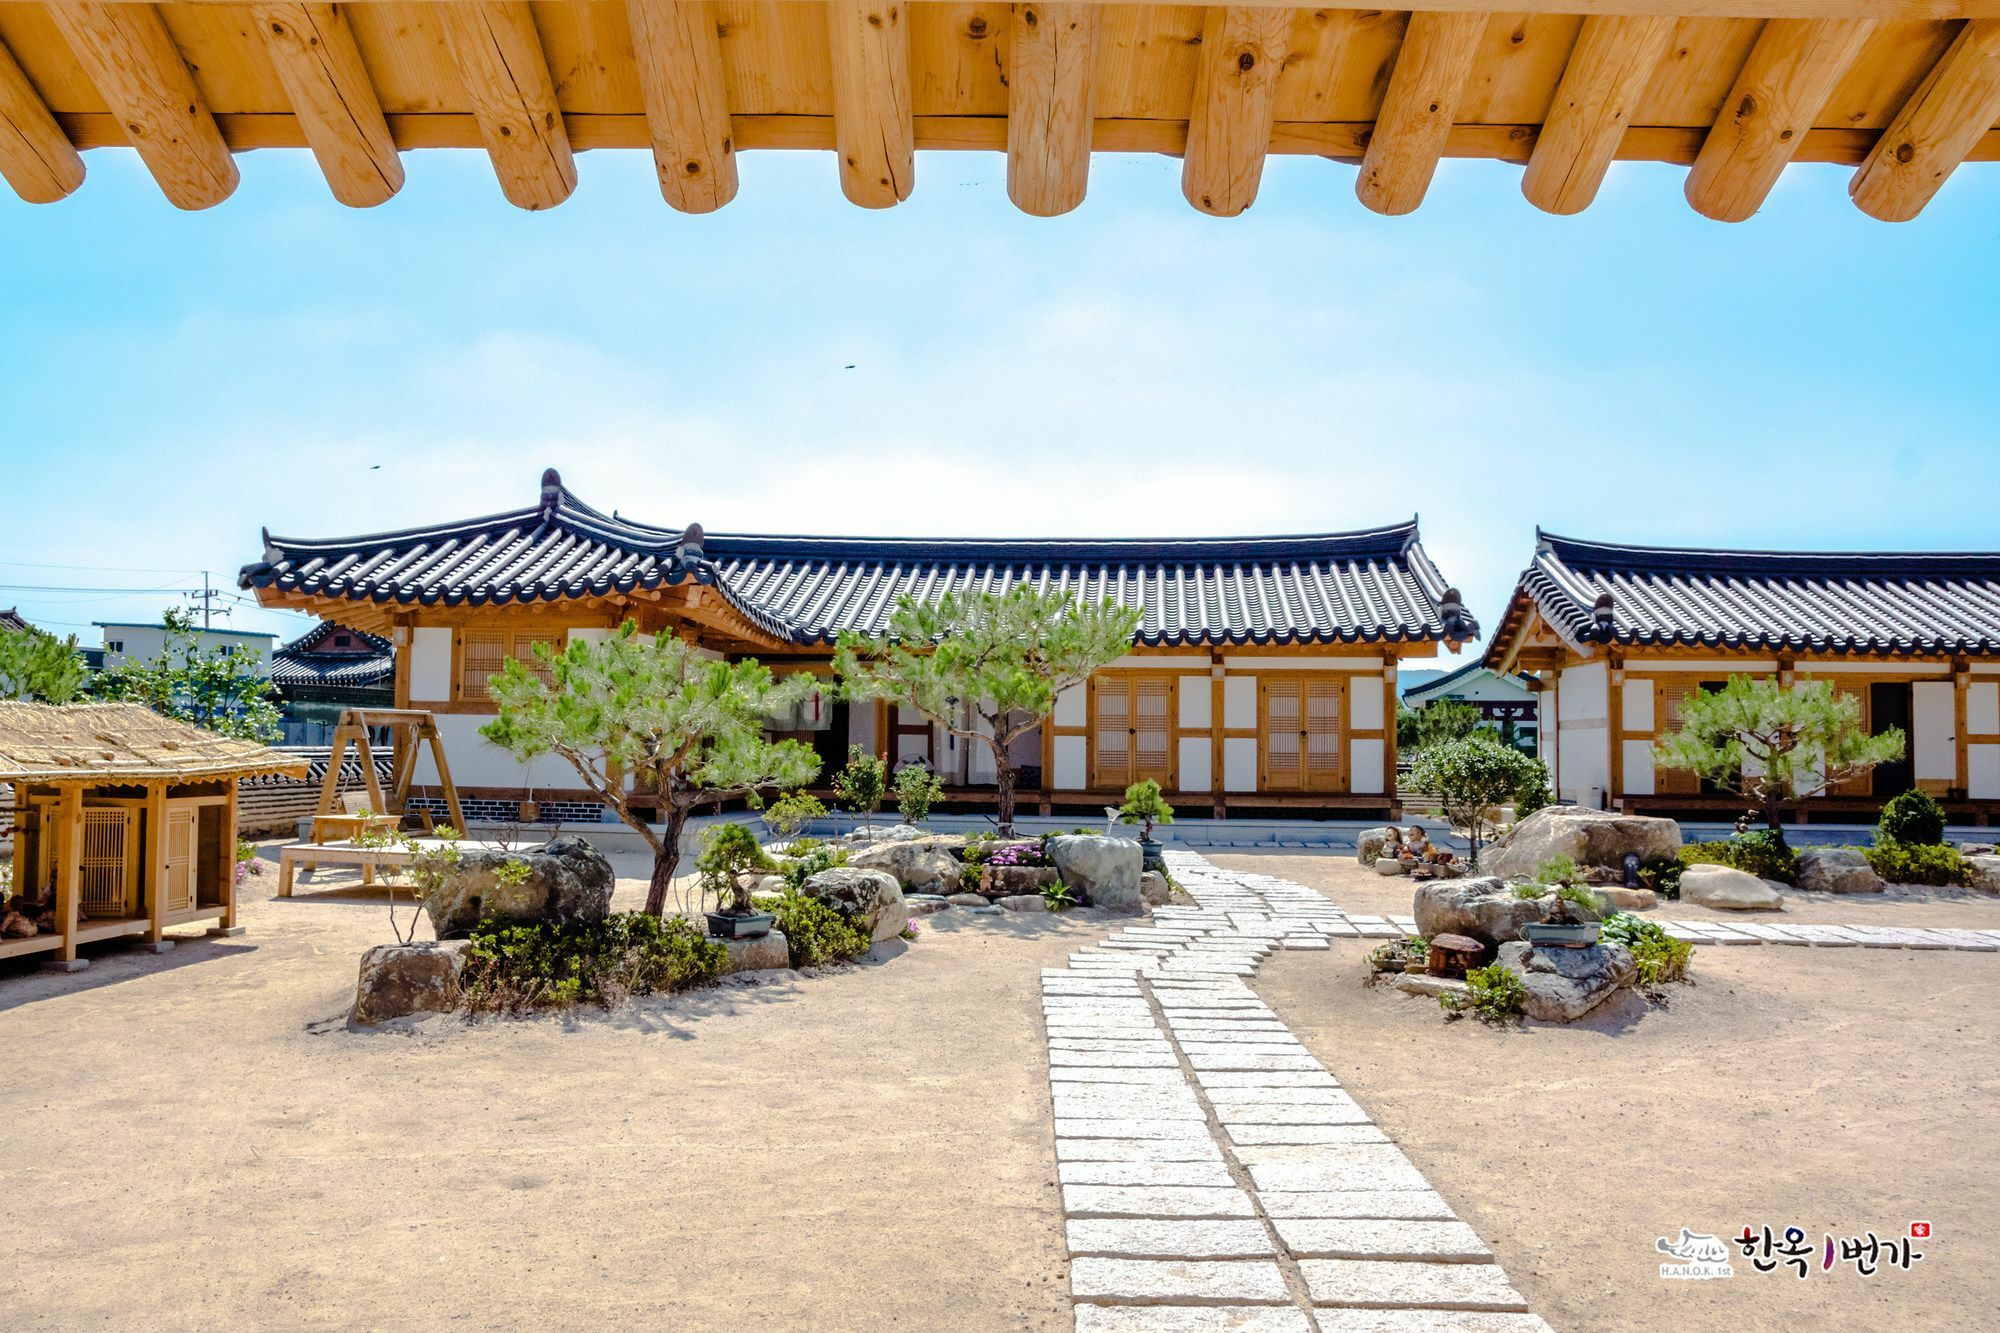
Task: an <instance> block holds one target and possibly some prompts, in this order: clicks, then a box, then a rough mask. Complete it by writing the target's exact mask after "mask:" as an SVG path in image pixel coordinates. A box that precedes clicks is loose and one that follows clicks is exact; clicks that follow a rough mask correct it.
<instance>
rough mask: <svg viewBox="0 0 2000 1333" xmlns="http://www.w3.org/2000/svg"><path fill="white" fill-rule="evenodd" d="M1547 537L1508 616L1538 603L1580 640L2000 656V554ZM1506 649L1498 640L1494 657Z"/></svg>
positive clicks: (1539, 536) (1540, 540) (1540, 536)
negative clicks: (1732, 547) (1696, 546)
mask: <svg viewBox="0 0 2000 1333" xmlns="http://www.w3.org/2000/svg"><path fill="white" fill-rule="evenodd" d="M1535 536H1536V546H1535V561H1534V563H1533V564H1532V565H1530V566H1529V567H1528V568H1527V570H1526V572H1524V573H1523V574H1522V575H1521V579H1520V582H1519V584H1518V585H1517V586H1516V588H1515V593H1514V600H1513V603H1512V604H1510V606H1509V609H1508V623H1509V624H1512V623H1514V620H1515V612H1516V609H1517V608H1519V607H1521V606H1522V605H1523V604H1524V603H1525V602H1531V603H1532V604H1533V605H1534V606H1535V608H1537V609H1538V610H1540V611H1541V613H1542V615H1543V616H1544V617H1545V618H1546V619H1547V620H1548V621H1549V623H1550V624H1551V625H1553V626H1555V627H1556V628H1557V629H1558V630H1559V631H1561V632H1562V633H1564V634H1566V635H1568V636H1569V637H1570V638H1571V639H1573V640H1575V641H1577V642H1582V643H1617V644H1626V645H1644V646H1684V647H1706V648H1734V649H1749V650H1752V651H1766V652H1769V651H1787V652H1812V653H1866V654H1882V653H1893V654H1900V655H1906V656H1907V655H1917V654H1922V655H1926V656H1932V655H1950V654H1968V655H1973V654H1995V653H2000V552H1994V551H1977V552H1957V553H1925V552H1903V553H1897V552H1851V553H1850V552H1787V551H1708V550H1686V549H1682V548H1677V547H1658V546H1619V545H1614V544H1611V543H1609V542H1587V541H1578V540H1576V539H1574V538H1570V537H1558V536H1555V535H1553V534H1551V533H1544V532H1540V531H1537V533H1536V534H1535ZM1505 634H1506V631H1505V629H1503V630H1502V635H1501V638H1502V639H1504V638H1505ZM1505 648H1506V645H1505V644H1504V643H1503V642H1501V641H1500V640H1498V639H1496V641H1495V642H1494V644H1493V645H1492V646H1491V647H1490V648H1489V649H1488V651H1487V661H1488V663H1489V664H1491V663H1493V662H1496V661H1499V660H1501V657H1502V655H1503V654H1504V650H1505Z"/></svg>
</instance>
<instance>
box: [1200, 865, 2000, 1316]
mask: <svg viewBox="0 0 2000 1333" xmlns="http://www.w3.org/2000/svg"><path fill="white" fill-rule="evenodd" d="M1215 859H1216V860H1217V862H1218V863H1220V864H1223V865H1233V866H1237V867H1240V868H1248V869H1258V870H1262V871H1265V872H1267V873H1271V874H1279V875H1284V876H1286V877H1288V878H1294V879H1298V880H1300V881H1301V882H1306V883H1313V884H1314V885H1315V886H1316V887H1320V888H1323V889H1325V890H1326V891H1327V892H1328V893H1329V896H1331V897H1332V898H1333V899H1334V900H1335V901H1336V902H1339V903H1341V904H1342V905H1343V906H1348V907H1352V908H1355V909H1363V908H1366V909H1369V910H1382V909H1385V908H1388V907H1390V906H1391V905H1392V904H1391V903H1390V901H1389V899H1388V898H1387V897H1385V896H1382V892H1383V891H1382V889H1381V888H1380V886H1381V885H1382V884H1384V883H1387V882H1388V881H1382V880H1380V879H1379V878H1378V877H1376V876H1374V875H1373V874H1372V873H1366V872H1361V871H1359V870H1358V869H1356V868H1354V866H1353V862H1352V859H1351V858H1346V857H1343V858H1335V857H1321V858H1309V857H1282V858H1281V857H1271V856H1242V857H1237V856H1218V857H1216V858H1215ZM1364 876H1365V877H1364ZM1407 902H1408V899H1407V897H1404V898H1403V899H1402V900H1401V904H1402V905H1403V906H1405V907H1406V905H1407ZM1947 905H1949V906H1951V907H1952V908H1953V909H1954V910H1952V911H1950V912H1947V911H1945V910H1944V909H1945V907H1946V906H1947ZM1841 906H1843V907H1845V906H1849V904H1847V903H1845V902H1843V903H1842V904H1841ZM1872 906H1873V907H1874V908H1875V909H1876V913H1877V914H1872V915H1864V914H1862V913H1861V912H1853V913H1851V914H1849V915H1844V916H1841V915H1838V914H1830V915H1828V916H1826V917H1825V918H1824V919H1827V920H1834V919H1840V920H1856V921H1861V920H1878V919H1879V920H1896V921H1900V920H1905V919H1918V918H1919V917H1921V918H1922V919H1924V920H1927V921H1936V922H1937V923H1940V924H1957V925H1993V924H1996V923H1995V922H1994V920H1993V907H1992V904H1991V900H1978V901H1972V902H1967V903H1952V904H1945V903H1934V904H1929V905H1925V904H1913V905H1909V906H1908V907H1907V909H1906V912H1907V915H1906V912H1905V911H1894V912H1892V911H1890V909H1891V908H1892V907H1893V906H1894V904H1887V903H1880V902H1877V903H1875V904H1872ZM1676 910H1677V911H1683V910H1686V909H1679V908H1677V909H1676ZM1774 919H1778V918H1774ZM1784 919H1807V918H1805V916H1804V914H1803V913H1801V914H1800V915H1799V916H1797V917H1792V916H1790V914H1787V917H1786V918H1784ZM1813 919H1818V918H1813ZM1362 953H1363V947H1362V946H1361V945H1360V944H1359V943H1351V944H1339V945H1336V946H1335V948H1334V949H1333V950H1332V951H1331V952H1330V953H1327V954H1279V955H1277V956H1276V957H1275V958H1274V959H1273V960H1272V961H1271V962H1270V963H1268V964H1266V966H1265V968H1264V970H1263V971H1262V972H1261V974H1260V975H1259V977H1258V979H1257V981H1256V983H1255V985H1256V987H1257V989H1258V990H1259V991H1260V992H1262V993H1263V994H1264V995H1265V997H1266V998H1267V999H1268V1000H1269V1001H1270V1002H1271V1004H1272V1005H1273V1006H1274V1007H1276V1008H1277V1010H1278V1011H1279V1012H1280V1014H1282V1015H1283V1017H1284V1018H1285V1019H1286V1021H1287V1022H1288V1023H1290V1024H1291V1026H1292V1029H1293V1031H1294V1032H1296V1033H1297V1034H1298V1036H1299V1039H1300V1040H1302V1041H1304V1042H1305V1043H1306V1044H1307V1045H1308V1046H1310V1047H1311V1048H1312V1050H1313V1052H1314V1054H1315V1055H1317V1056H1318V1057H1319V1058H1320V1059H1321V1060H1322V1061H1324V1062H1325V1064H1326V1065H1327V1067H1328V1068H1329V1069H1330V1070H1332V1071H1333V1072H1334V1074H1335V1075H1336V1076H1337V1077H1339V1078H1340V1079H1341V1080H1343V1081H1344V1082H1345V1083H1346V1084H1347V1085H1348V1087H1349V1088H1350V1089H1351V1090H1352V1091H1353V1093H1354V1095H1355V1096H1356V1097H1357V1098H1359V1099H1360V1101H1361V1103H1362V1104H1363V1105H1364V1106H1365V1107H1367V1108H1368V1110H1369V1111H1370V1113H1371V1114H1373V1115H1374V1116H1375V1117H1376V1119H1377V1120H1378V1121H1379V1122H1380V1124H1381V1125H1382V1127H1383V1128H1384V1129H1385V1130H1386V1131H1387V1132H1388V1133H1389V1134H1390V1135H1391V1136H1393V1137H1394V1138H1396V1139H1397V1140H1398V1141H1399V1142H1400V1143H1401V1144H1402V1145H1403V1147H1404V1149H1405V1150H1406V1151H1407V1152H1408V1153H1409V1154H1410V1156H1411V1157H1412V1158H1413V1159H1414V1160H1415V1162H1416V1164H1417V1165H1418V1166H1419V1167H1421V1168H1422V1169H1423V1170H1424V1172H1425V1173H1426V1174H1427V1175H1428V1176H1429V1177H1430V1179H1431V1181H1432V1183H1433V1184H1435V1185H1436V1186H1437V1188H1438V1189H1439V1190H1440V1191H1442V1192H1443V1194H1444V1195H1445V1197H1446V1198H1448V1199H1449V1200H1450V1201H1451V1202H1452V1205H1453V1206H1454V1207H1455V1208H1456V1209H1457V1210H1458V1212H1459V1214H1460V1215H1461V1216H1463V1217H1464V1218H1465V1219H1466V1220H1467V1221H1468V1222H1470V1223H1472V1225H1473V1226H1474V1227H1475V1228H1476V1229H1477V1230H1478V1232H1479V1234H1480V1235H1481V1236H1482V1237H1484V1238H1485V1240H1486V1242H1487V1243H1488V1244H1489V1245H1490V1246H1492V1247H1493V1250H1494V1253H1495V1254H1496V1256H1497V1257H1498V1258H1499V1260H1500V1262H1501V1263H1502V1264H1503V1265H1504V1266H1505V1267H1506V1269H1507V1271H1508V1273H1509V1274H1510V1275H1511V1276H1512V1277H1513V1279H1514V1281H1515V1284H1516V1285H1517V1286H1518V1287H1519V1288H1520V1290H1521V1291H1522V1292H1523V1293H1524V1294H1525V1295H1526V1296H1527V1297H1528V1298H1529V1300H1530V1301H1531V1302H1533V1304H1534V1308H1535V1309H1536V1310H1537V1311H1538V1312H1540V1313H1541V1314H1542V1315H1544V1317H1546V1318H1547V1319H1548V1320H1549V1322H1550V1323H1551V1324H1553V1325H1555V1326H1556V1327H1557V1328H1558V1329H1563V1330H1599V1329H1766V1328H1769V1329H1781V1328H1783V1329H1792V1328H1801V1327H1808V1326H1811V1327H1816V1328H1822V1329H1856V1330H1860V1329H1868V1330H1880V1329H1887V1328H1906V1327H1907V1328H1928V1327H1942V1326H1946V1325H1948V1324H1960V1325H1964V1326H1967V1327H1982V1326H1986V1325H1989V1324H1990V1323H1991V1319H1992V1316H1991V1311H1992V1310H1993V1309H1994V1308H1995V1307H1996V1305H2000V1272H1996V1270H1995V1268H1994V1266H1993V1264H1992V1263H1991V1262H1990V1259H1989V1256H1988V1251H1989V1250H1990V1247H1991V1244H1992V1241H1993V1238H1994V1237H1995V1236H2000V1172H1997V1171H1996V1168H2000V1151H1996V1150H1995V1148H1994V1146H1993V1135H1992V1110H1993V1107H1994V1105H1995V1095H1996V1093H2000V1074H1996V1071H1995V1065H1994V1060H1993V1052H1994V1051H1995V1050H1996V1049H2000V955H1994V954H1957V953H1935V952H1922V953H1919V952H1906V951H1889V950H1875V949H1838V950H1832V949H1828V950H1821V949H1812V950H1806V949H1778V948H1768V947H1767V948H1740V949H1728V948H1710V949H1698V950H1697V951H1696V957H1695V978H1696V981H1695V984H1693V985H1691V986H1676V987H1671V988H1669V992H1670V1000H1669V1005H1668V1007H1666V1008H1652V1007H1649V1006H1648V1005H1646V1004H1645V1003H1644V1002H1643V1001H1641V1000H1639V999H1637V998H1636V997H1635V998H1633V999H1631V1000H1629V1001H1627V1002H1623V1003H1620V1004H1617V1005H1616V1006H1614V1007H1611V1008H1610V1009H1609V1011H1608V1012H1607V1011H1600V1012H1599V1013H1598V1014H1596V1015H1593V1016H1592V1018H1591V1019H1589V1020H1587V1021H1585V1022H1584V1023H1581V1024H1578V1025H1576V1026H1573V1027H1567V1028H1565V1027H1560V1026H1545V1025H1541V1024H1527V1025H1523V1026H1520V1027H1515V1028H1510V1029H1496V1028H1490V1027H1487V1026H1485V1025H1483V1024H1481V1023H1478V1022H1476V1021H1471V1020H1464V1021H1459V1022H1453V1023H1446V1022H1444V1021H1443V1019H1442V1018H1441V1016H1440V1014H1439V1011H1438V1009H1437V1006H1436V1004H1435V1002H1434V1001H1431V1000H1423V999H1415V998H1411V997H1407V996H1404V995H1402V994H1400V993H1398V992H1396V991H1393V990H1389V989H1388V988H1386V987H1382V988H1374V989H1370V988H1367V987H1364V986H1363V985H1362V984H1361V978H1362V975H1363V963H1362ZM1555 1154H1561V1155H1562V1156H1561V1157H1559V1158H1558V1157H1556V1156H1554V1155H1555ZM1912 1220H1926V1221H1929V1222H1931V1223H1932V1225H1933V1232H1934V1237H1933V1239H1932V1240H1931V1241H1930V1242H1929V1243H1928V1245H1920V1246H1919V1248H1920V1249H1922V1250H1923V1251H1924V1252H1925V1254H1926V1255H1927V1256H1928V1257H1926V1258H1925V1259H1924V1260H1923V1261H1922V1262H1921V1263H1918V1264H1917V1265H1915V1267H1914V1268H1912V1269H1911V1270H1910V1271H1908V1272H1904V1271H1901V1270H1887V1271H1883V1272H1880V1273H1878V1274H1877V1275H1876V1276H1874V1277H1872V1278H1861V1277H1857V1276H1855V1275H1854V1274H1853V1272H1852V1271H1851V1269H1848V1268H1845V1267H1837V1269H1836V1271H1835V1272H1833V1273H1823V1272H1820V1271H1818V1270H1817V1268H1815V1269H1814V1270H1812V1272H1811V1275H1810V1276H1809V1277H1807V1278H1806V1279H1805V1280H1803V1281H1802V1280H1799V1279H1798V1278H1795V1277H1794V1276H1792V1274H1791V1270H1789V1269H1784V1268H1781V1269H1779V1270H1778V1271H1777V1272H1774V1273H1768V1274H1765V1273H1758V1272H1756V1271H1754V1269H1752V1268H1751V1267H1750V1265H1749V1263H1748V1262H1747V1261H1746V1260H1744V1259H1743V1258H1742V1257H1741V1254H1740V1251H1737V1250H1736V1249H1735V1248H1734V1247H1732V1249H1731V1258H1732V1263H1733V1264H1734V1265H1735V1267H1736V1276H1735V1277H1733V1278H1729V1279H1723V1280H1718V1281H1710V1282H1683V1281H1666V1280H1663V1279H1661V1278H1660V1276H1659V1263H1660V1260H1661V1259H1662V1258H1663V1257H1664V1256H1661V1255H1660V1254H1658V1253H1656V1252H1655V1250H1654V1241H1655V1239H1656V1238H1658V1237H1661V1236H1666V1237H1669V1238H1677V1237H1678V1236H1679V1234H1680V1229H1681V1228H1682V1227H1683V1226H1685V1227H1688V1228H1690V1229H1692V1230H1694V1231H1696V1232H1708V1233H1712V1234H1715V1235H1719V1236H1722V1237H1724V1238H1725V1239H1726V1238H1727V1237H1729V1236H1730V1235H1733V1234H1736V1233H1739V1232H1741V1230H1742V1228H1743V1227H1744V1226H1745V1225H1746V1224H1750V1225H1753V1226H1757V1227H1761V1226H1763V1225H1764V1224H1766V1223H1768V1224H1770V1226H1771V1227H1772V1228H1773V1230H1774V1231H1776V1232H1782V1230H1783V1229H1784V1227H1785V1226H1787V1225H1796V1226H1798V1227H1800V1228H1801V1229H1802V1230H1804V1231H1805V1232H1806V1233H1807V1234H1808V1236H1809V1237H1810V1239H1811V1241H1812V1243H1813V1244H1814V1245H1815V1246H1818V1245H1820V1244H1822V1243H1823V1239H1822V1238H1823V1236H1824V1235H1825V1234H1826V1233H1828V1232H1831V1233H1833V1235H1834V1236H1835V1238H1836V1242H1837V1241H1838V1239H1839V1238H1840V1237H1842V1236H1848V1235H1858V1234H1860V1233H1861V1232H1865V1231H1868V1230H1871V1229H1872V1230H1874V1231H1875V1232H1876V1234H1877V1235H1893V1236H1901V1235H1903V1234H1904V1232H1905V1231H1906V1229H1907V1226H1908V1224H1909V1222H1911V1221H1912ZM1815 1257H1817V1255H1815Z"/></svg>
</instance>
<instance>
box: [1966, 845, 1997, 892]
mask: <svg viewBox="0 0 2000 1333" xmlns="http://www.w3.org/2000/svg"><path fill="white" fill-rule="evenodd" d="M1965 864H1966V865H1967V866H1968V867H1969V868H1970V869H1971V871H1972V887H1973V888H1974V889H1977V890H1978V891H1979V892H1981V893H2000V856H1994V855H1992V854H1991V853H1979V854H1977V855H1973V856H1968V857H1966V858H1965Z"/></svg>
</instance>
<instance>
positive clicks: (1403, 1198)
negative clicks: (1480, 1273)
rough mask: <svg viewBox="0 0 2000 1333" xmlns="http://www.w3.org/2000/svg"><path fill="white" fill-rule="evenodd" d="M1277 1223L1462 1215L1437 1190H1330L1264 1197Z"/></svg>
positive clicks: (1445, 1219) (1442, 1218) (1453, 1218)
mask: <svg viewBox="0 0 2000 1333" xmlns="http://www.w3.org/2000/svg"><path fill="white" fill-rule="evenodd" d="M1260 1202H1262V1203H1263V1205H1264V1211H1265V1212H1266V1213H1268V1214H1269V1215H1270V1216H1271V1217H1272V1219H1273V1220H1275V1219H1278V1218H1283V1217H1340V1218H1346V1217H1372V1218H1381V1219H1385V1220H1391V1221H1411V1222H1423V1221H1438V1222H1455V1221H1457V1220H1458V1214H1456V1213H1454V1212H1452V1210H1451V1205H1450V1204H1448V1203H1446V1202H1445V1201H1444V1196H1443V1195H1441V1194H1439V1193H1438V1192H1437V1191H1436V1190H1434V1189H1428V1188H1426V1189H1420V1190H1328V1191H1325V1192H1323V1193H1312V1194H1285V1193H1274V1194H1267V1195H1263V1196H1261V1197H1260Z"/></svg>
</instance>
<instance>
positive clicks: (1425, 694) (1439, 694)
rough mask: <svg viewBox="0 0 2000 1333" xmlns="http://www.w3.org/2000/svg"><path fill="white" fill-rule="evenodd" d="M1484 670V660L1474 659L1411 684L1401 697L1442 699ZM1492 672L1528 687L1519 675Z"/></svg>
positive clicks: (1524, 688)
mask: <svg viewBox="0 0 2000 1333" xmlns="http://www.w3.org/2000/svg"><path fill="white" fill-rule="evenodd" d="M1486 670H1487V666H1486V663H1485V662H1484V661H1478V660H1475V661H1471V662H1467V663H1466V664H1465V665H1464V666H1462V667H1460V668H1458V670H1456V671H1450V672H1447V673H1445V674H1444V675H1442V676H1439V677H1438V678H1437V679H1435V680H1427V681H1425V682H1424V683H1423V684H1421V685H1412V686H1411V687H1410V688H1409V689H1407V690H1404V691H1403V697H1404V698H1405V699H1417V698H1425V699H1433V698H1435V699H1442V698H1443V697H1444V696H1446V695H1448V694H1450V693H1451V692H1452V690H1453V689H1455V688H1456V687H1458V686H1460V685H1463V684H1465V683H1466V682H1467V680H1468V679H1469V678H1472V677H1475V676H1477V675H1479V674H1480V673H1481V672H1483V671H1486ZM1494 674H1495V675H1496V676H1498V677H1499V678H1500V679H1501V680H1504V681H1506V682H1507V683H1508V684H1510V685H1518V686H1520V687H1521V689H1522V690H1524V691H1525V690H1526V689H1527V688H1528V687H1527V683H1526V682H1525V681H1523V680H1522V679H1521V677H1520V676H1519V675H1511V676H1504V675H1500V673H1498V672H1495V673H1494Z"/></svg>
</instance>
